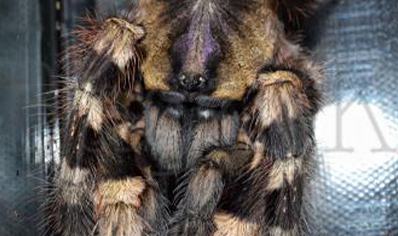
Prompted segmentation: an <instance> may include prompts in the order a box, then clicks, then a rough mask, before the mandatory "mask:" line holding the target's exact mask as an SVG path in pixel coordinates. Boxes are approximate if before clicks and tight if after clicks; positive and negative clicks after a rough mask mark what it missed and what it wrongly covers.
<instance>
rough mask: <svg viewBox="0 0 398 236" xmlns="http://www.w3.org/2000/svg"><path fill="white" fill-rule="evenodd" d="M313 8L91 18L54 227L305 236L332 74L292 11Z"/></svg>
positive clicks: (146, 2)
mask: <svg viewBox="0 0 398 236" xmlns="http://www.w3.org/2000/svg"><path fill="white" fill-rule="evenodd" d="M314 6H315V1H314V0H303V1H298V0H279V1H278V0H139V1H137V3H136V4H135V7H134V9H133V10H132V11H131V12H129V13H128V14H127V15H125V16H109V17H92V18H90V17H89V18H87V19H86V21H85V23H84V24H83V26H82V27H81V28H80V29H78V30H76V31H75V35H76V38H77V42H76V44H74V46H72V48H71V49H70V50H69V54H68V57H69V58H70V61H71V62H70V65H69V67H68V68H69V70H70V71H72V72H71V74H72V75H71V76H70V78H69V87H68V89H69V90H70V91H71V94H72V96H71V99H70V103H69V104H68V115H67V117H66V119H65V120H66V124H65V127H64V135H63V140H62V143H63V148H62V157H63V159H62V163H61V165H60V167H59V170H58V171H57V172H56V174H55V177H54V181H53V187H52V190H51V194H50V197H49V199H48V203H47V206H48V208H47V209H48V211H49V212H50V214H49V216H48V218H47V223H48V229H49V232H51V234H54V235H62V236H66V235H68V236H70V235H73V236H88V235H101V236H112V235H114V236H133V235H134V236H136V235H168V236H177V235H187V236H188V235H189V236H192V235H197V236H209V235H214V236H249V235H250V236H252V235H258V236H266V235H267V236H268V235H269V236H300V235H304V234H306V233H307V229H306V228H307V227H306V210H305V209H306V204H304V202H303V195H304V193H305V190H306V183H307V179H308V176H309V174H310V166H311V163H312V160H313V155H314V146H315V142H314V138H313V120H314V116H315V114H316V113H317V111H318V110H319V107H320V97H321V96H320V95H321V94H320V92H319V91H320V90H319V84H320V83H319V82H320V79H321V73H320V68H319V67H318V66H317V64H315V63H314V62H312V61H311V60H310V58H309V56H308V55H307V53H305V52H304V50H302V49H301V47H300V46H298V44H296V43H295V42H293V41H292V40H290V39H289V37H287V33H286V27H285V26H286V25H288V23H287V22H286V21H284V19H288V20H289V19H293V18H295V17H297V16H299V15H300V13H304V14H305V13H307V12H308V11H310V10H311V9H312V8H313V7H314ZM284 23H285V24H284Z"/></svg>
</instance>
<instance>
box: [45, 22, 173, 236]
mask: <svg viewBox="0 0 398 236" xmlns="http://www.w3.org/2000/svg"><path fill="white" fill-rule="evenodd" d="M76 35H77V39H78V44H76V45H75V46H74V47H73V48H72V50H71V52H70V53H69V55H70V60H71V65H70V66H71V71H72V73H73V75H72V76H71V81H70V82H69V90H70V91H71V93H72V95H73V99H72V101H71V102H70V103H69V104H68V111H69V116H68V118H67V120H66V125H65V130H64V135H63V137H64V138H63V149H62V156H63V161H62V164H61V167H60V170H59V171H58V172H57V174H56V176H55V181H54V186H53V188H52V193H51V194H50V198H49V202H48V204H47V206H48V207H49V209H48V212H50V215H49V216H48V219H47V223H48V232H49V234H50V235H60V236H89V235H100V236H111V235H115V236H116V235H117V236H127V235H129V236H132V235H134V236H135V235H137V236H138V235H157V233H158V232H162V231H164V229H163V227H164V225H165V223H164V210H163V209H164V207H163V206H164V204H163V201H162V197H161V195H160V193H159V190H158V186H157V184H156V182H155V181H154V180H153V179H152V176H151V170H150V169H149V167H148V164H147V163H146V159H145V158H144V157H143V155H142V153H141V145H142V144H141V140H142V134H143V128H144V122H143V118H142V117H143V107H142V104H141V102H142V95H141V93H142V92H143V91H141V90H142V89H141V86H140V81H139V80H138V79H137V80H136V79H135V78H137V77H138V76H136V75H135V74H134V72H135V70H136V69H137V68H138V66H139V61H140V60H139V59H140V53H139V51H138V49H137V48H136V46H135V43H136V42H137V40H139V39H140V38H141V37H143V30H142V29H141V28H140V27H137V26H135V25H133V24H131V23H128V22H127V21H125V20H122V19H118V18H109V19H105V20H104V21H101V22H100V21H96V20H93V19H89V20H87V27H86V28H85V29H82V30H80V31H78V32H77V33H76Z"/></svg>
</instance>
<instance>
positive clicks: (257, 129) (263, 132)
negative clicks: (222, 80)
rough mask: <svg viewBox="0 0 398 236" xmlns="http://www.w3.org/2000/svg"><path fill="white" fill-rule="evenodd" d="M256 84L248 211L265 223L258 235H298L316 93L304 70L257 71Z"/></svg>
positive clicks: (302, 229) (301, 231)
mask: <svg viewBox="0 0 398 236" xmlns="http://www.w3.org/2000/svg"><path fill="white" fill-rule="evenodd" d="M257 89H258V92H257V95H256V98H255V100H254V105H253V107H252V108H251V109H252V110H250V113H251V114H254V116H253V118H254V119H253V120H251V121H250V122H249V123H250V124H251V127H250V128H249V130H250V133H251V137H252V139H253V142H254V143H256V144H257V146H259V147H261V148H258V152H261V153H260V154H259V155H257V157H258V158H254V159H253V163H252V165H251V168H252V172H253V174H252V180H253V184H252V185H253V186H252V188H251V190H250V191H251V193H250V194H249V195H250V196H252V197H253V196H254V197H253V198H251V200H253V199H254V200H253V201H252V202H249V203H247V205H248V206H250V207H249V210H248V212H252V214H253V215H256V217H257V221H260V222H262V224H261V225H264V226H265V227H264V229H263V230H262V231H263V233H262V235H267V236H301V235H304V233H305V216H304V212H305V211H304V209H305V206H304V203H303V193H304V191H305V184H306V180H307V178H308V174H309V170H310V164H311V160H312V158H313V154H314V153H313V150H314V146H315V143H314V139H313V125H312V122H313V117H314V115H315V113H316V111H317V110H318V106H319V104H318V103H319V94H318V91H317V89H316V84H315V82H314V81H313V80H312V79H311V78H308V77H307V76H306V75H304V73H299V72H296V71H294V70H290V69H282V68H281V69H280V70H278V69H277V70H270V71H268V72H264V73H263V74H260V76H259V80H258V87H257Z"/></svg>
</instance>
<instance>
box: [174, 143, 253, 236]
mask: <svg viewBox="0 0 398 236" xmlns="http://www.w3.org/2000/svg"><path fill="white" fill-rule="evenodd" d="M251 155H252V153H251V150H250V149H247V148H245V147H242V145H236V146H234V147H229V148H222V149H221V148H220V149H218V148H216V149H214V150H212V151H210V152H209V154H208V155H206V156H205V157H204V159H203V161H202V162H201V163H200V164H198V165H197V166H196V167H195V168H193V170H192V171H190V172H188V178H187V181H186V182H185V183H183V185H182V186H180V193H179V194H181V197H182V199H181V200H180V201H179V202H178V205H177V213H176V214H175V216H174V217H173V219H172V220H171V230H170V232H169V234H168V235H169V236H184V235H187V236H188V235H189V236H194V235H197V236H209V235H213V234H214V233H215V232H216V231H217V225H216V224H217V219H215V217H216V212H217V209H218V207H219V206H218V204H219V202H220V199H221V197H222V195H223V191H224V187H225V183H226V182H225V180H226V179H228V178H229V177H230V178H232V176H236V175H237V172H238V171H239V170H240V169H241V168H242V166H244V165H247V164H248V162H249V160H250V157H251ZM218 235H219V234H218Z"/></svg>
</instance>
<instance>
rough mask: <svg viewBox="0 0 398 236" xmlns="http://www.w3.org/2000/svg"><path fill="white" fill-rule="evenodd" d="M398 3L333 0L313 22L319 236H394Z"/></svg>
mask: <svg viewBox="0 0 398 236" xmlns="http://www.w3.org/2000/svg"><path fill="white" fill-rule="evenodd" d="M397 16H398V1H396V0H392V1H391V0H366V1H363V0H346V1H336V2H333V4H331V5H330V7H329V12H326V13H323V14H320V15H319V16H318V17H319V19H321V20H320V22H321V24H319V25H318V27H317V29H316V31H314V32H312V33H316V35H315V36H316V38H313V39H314V42H312V43H313V44H314V45H313V47H314V50H315V51H316V54H317V57H318V59H319V60H320V61H323V62H324V63H325V67H326V83H325V91H326V95H327V101H326V106H325V107H324V109H323V111H322V112H321V113H320V114H319V116H318V119H317V122H316V126H317V127H316V136H317V140H318V143H319V144H318V149H319V151H318V153H319V158H318V160H319V165H318V169H317V173H316V175H315V177H314V186H315V187H314V190H315V194H314V195H315V197H314V199H312V202H313V203H314V209H315V218H316V219H318V222H317V223H318V224H317V226H318V228H321V232H320V233H319V234H320V235H330V236H357V235H358V236H359V235H360V236H379V235H388V236H397V235H398V152H397V147H398V64H397V61H398V17H397Z"/></svg>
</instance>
